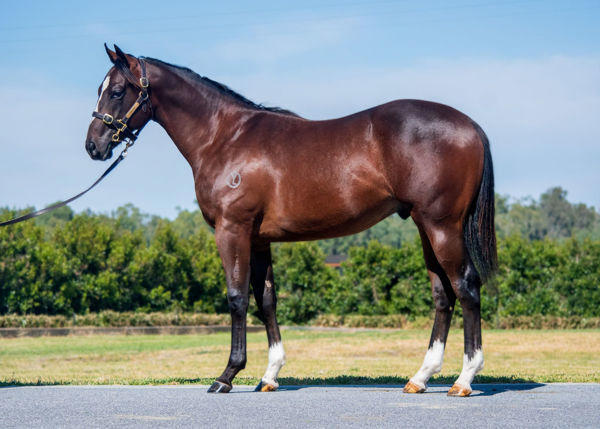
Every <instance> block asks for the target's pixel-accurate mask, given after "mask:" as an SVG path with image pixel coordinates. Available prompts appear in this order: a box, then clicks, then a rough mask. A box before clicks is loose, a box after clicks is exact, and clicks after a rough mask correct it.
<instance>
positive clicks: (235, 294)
mask: <svg viewBox="0 0 600 429" xmlns="http://www.w3.org/2000/svg"><path fill="white" fill-rule="evenodd" d="M215 239H216V242H217V247H218V249H219V254H220V255H221V260H222V262H223V268H224V269H225V278H226V280H227V301H228V303H229V311H230V313H231V352H230V354H229V361H228V363H227V367H226V368H225V371H223V374H221V376H220V377H219V378H217V380H216V381H215V382H214V383H213V385H212V386H211V387H210V388H209V389H208V391H209V392H216V393H227V392H229V391H230V390H231V388H232V381H233V379H234V377H235V376H236V374H237V373H238V372H240V371H241V370H242V369H244V368H245V367H246V313H247V311H248V287H249V280H250V278H249V276H250V233H249V231H247V230H246V229H245V228H243V227H240V226H238V225H235V224H230V223H226V222H224V223H223V224H221V225H218V226H217V228H216V230H215Z"/></svg>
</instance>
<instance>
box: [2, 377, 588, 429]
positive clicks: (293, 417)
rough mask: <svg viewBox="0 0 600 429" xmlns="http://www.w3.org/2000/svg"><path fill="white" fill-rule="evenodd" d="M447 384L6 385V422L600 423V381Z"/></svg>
mask: <svg viewBox="0 0 600 429" xmlns="http://www.w3.org/2000/svg"><path fill="white" fill-rule="evenodd" d="M448 387H449V386H434V387H431V388H430V390H428V392H427V393H424V394H421V395H407V394H403V393H402V392H401V388H400V386H351V387H346V386H335V387H333V386H332V387H316V386H312V387H308V386H307V387H283V388H281V390H280V391H278V392H275V393H254V392H252V391H251V388H250V387H234V390H233V391H232V392H231V393H229V394H227V395H223V394H221V395H219V394H207V393H206V389H207V387H206V386H156V387H152V386H140V387H129V386H56V387H50V386H48V387H5V388H0V427H3V428H6V427H123V426H125V427H235V428H240V427H254V428H256V427H260V428H265V427H266V428H269V427H276V426H280V427H311V428H314V427H344V428H346V427H369V426H370V427H408V426H410V427H419V428H421V427H436V428H441V427H444V428H446V427H461V428H464V427H477V428H482V427H500V426H501V427H527V428H532V427H544V428H552V427H590V428H591V427H595V428H598V427H600V384H546V385H542V384H529V385H501V384H496V385H475V386H474V388H475V390H474V392H473V396H472V397H471V398H448V397H446V395H445V393H446V391H447V390H448Z"/></svg>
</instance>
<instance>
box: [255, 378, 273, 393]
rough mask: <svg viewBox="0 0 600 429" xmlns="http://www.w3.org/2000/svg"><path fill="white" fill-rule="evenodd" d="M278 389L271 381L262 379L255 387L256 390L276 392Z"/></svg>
mask: <svg viewBox="0 0 600 429" xmlns="http://www.w3.org/2000/svg"><path fill="white" fill-rule="evenodd" d="M276 390H277V386H273V385H272V384H269V383H263V382H262V381H261V382H260V383H258V386H256V389H254V391H255V392H274V391H276Z"/></svg>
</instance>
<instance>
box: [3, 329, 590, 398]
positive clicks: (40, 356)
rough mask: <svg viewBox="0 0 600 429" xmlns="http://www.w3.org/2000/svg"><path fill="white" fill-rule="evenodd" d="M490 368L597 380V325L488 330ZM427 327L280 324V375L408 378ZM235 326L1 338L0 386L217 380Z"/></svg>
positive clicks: (450, 360) (380, 380) (548, 378)
mask: <svg viewBox="0 0 600 429" xmlns="http://www.w3.org/2000/svg"><path fill="white" fill-rule="evenodd" d="M483 338H484V354H485V369H484V370H483V372H482V373H481V375H479V376H478V377H477V378H476V380H475V382H480V383H491V382H537V383H545V382H596V383H597V382H600V331H599V330H571V331H569V330H558V331H553V330H527V331H522V330H519V331H515V330H488V331H485V332H484V337H483ZM428 340H429V331H426V330H399V331H392V330H390V331H357V332H347V331H296V330H285V331H283V341H284V346H285V348H286V353H287V361H288V362H287V364H286V366H285V367H284V368H283V370H282V371H281V374H280V382H281V384H284V385H285V384H287V385H292V384H403V383H405V382H406V380H407V379H408V378H409V377H410V376H412V375H413V374H414V373H415V372H416V370H418V368H419V366H420V364H421V362H422V359H423V356H424V353H425V350H426V347H427V343H428ZM229 344H230V338H229V334H226V333H217V334H209V335H179V336H169V335H167V336H158V335H157V336H152V335H139V336H119V335H114V336H108V335H97V336H83V337H75V336H74V337H41V338H15V339H0V361H1V362H2V365H1V366H0V385H5V386H6V385H39V384H185V383H199V384H210V383H212V381H213V380H214V378H215V377H216V376H218V375H219V374H220V373H221V371H222V370H223V369H224V366H225V364H226V362H227V358H228V354H229ZM462 355H463V351H462V331H461V330H452V331H451V332H450V337H449V340H448V347H447V350H446V355H445V362H444V369H443V371H442V373H441V374H440V375H439V376H437V377H435V378H434V379H432V380H431V383H451V382H452V381H454V380H455V379H456V378H457V377H458V374H459V373H460V370H461V366H462ZM266 362H267V344H266V336H265V335H264V334H263V333H250V334H248V365H247V366H246V369H245V370H244V371H243V372H241V373H240V375H239V377H238V378H237V379H236V382H235V383H237V384H256V383H257V382H258V380H259V379H260V377H261V376H262V374H263V372H264V370H265V367H266Z"/></svg>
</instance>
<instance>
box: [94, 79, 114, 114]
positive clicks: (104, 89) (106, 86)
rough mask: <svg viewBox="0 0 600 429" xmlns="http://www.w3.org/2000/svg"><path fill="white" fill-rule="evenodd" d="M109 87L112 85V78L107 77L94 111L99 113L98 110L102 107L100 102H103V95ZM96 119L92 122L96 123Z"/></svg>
mask: <svg viewBox="0 0 600 429" xmlns="http://www.w3.org/2000/svg"><path fill="white" fill-rule="evenodd" d="M108 85H110V76H106V77H105V78H104V82H102V89H101V90H100V95H99V96H98V101H97V102H96V108H95V109H94V111H96V112H98V108H99V107H100V100H102V95H103V94H104V91H106V88H108ZM94 119H96V118H94V117H92V122H94Z"/></svg>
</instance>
